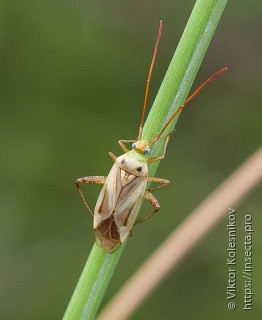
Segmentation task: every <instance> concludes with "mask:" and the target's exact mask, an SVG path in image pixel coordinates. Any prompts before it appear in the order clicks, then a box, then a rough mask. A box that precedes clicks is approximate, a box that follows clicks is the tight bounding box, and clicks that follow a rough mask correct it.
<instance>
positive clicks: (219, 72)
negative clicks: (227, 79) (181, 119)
mask: <svg viewBox="0 0 262 320" xmlns="http://www.w3.org/2000/svg"><path fill="white" fill-rule="evenodd" d="M227 70H228V68H227V67H225V68H222V69H220V70H218V71H217V72H215V73H214V74H212V76H210V77H209V78H208V79H207V80H206V81H204V82H203V83H202V84H201V85H200V86H199V87H198V88H197V89H196V90H195V91H194V92H193V93H192V94H191V95H190V96H189V97H188V98H187V100H186V101H185V102H184V103H183V104H182V105H181V106H180V107H178V108H177V109H176V111H175V112H174V113H173V115H172V116H171V117H170V119H169V120H168V121H167V123H166V124H165V125H164V127H163V128H162V129H161V131H160V133H159V134H158V135H157V136H156V137H155V138H154V139H153V140H151V141H150V143H149V145H151V146H152V145H153V144H154V143H156V141H158V140H159V139H160V137H161V135H162V134H163V132H164V131H165V130H166V128H167V127H168V125H169V124H170V123H171V122H172V121H173V120H174V118H175V117H176V116H177V115H178V114H179V113H180V112H181V111H182V109H183V108H184V107H185V106H186V105H187V104H188V103H189V102H190V101H191V100H192V99H193V98H194V97H195V96H196V95H197V94H198V93H199V92H200V91H201V90H202V89H203V88H204V87H205V86H206V85H207V84H208V83H209V82H210V81H211V80H212V79H214V78H215V77H216V76H218V75H219V74H221V73H223V72H225V71H227Z"/></svg>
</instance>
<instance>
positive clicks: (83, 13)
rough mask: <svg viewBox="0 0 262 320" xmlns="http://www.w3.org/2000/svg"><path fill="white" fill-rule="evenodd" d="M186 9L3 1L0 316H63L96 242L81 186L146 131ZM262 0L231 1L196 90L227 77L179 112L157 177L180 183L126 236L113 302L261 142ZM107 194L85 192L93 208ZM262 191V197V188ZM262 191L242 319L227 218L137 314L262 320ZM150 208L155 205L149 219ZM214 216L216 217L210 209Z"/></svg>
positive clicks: (244, 207)
mask: <svg viewBox="0 0 262 320" xmlns="http://www.w3.org/2000/svg"><path fill="white" fill-rule="evenodd" d="M193 5H194V1H193V0H184V1H178V0H177V1H161V2H160V1H139V2H134V1H70V0H67V1H58V0H52V1H51V0H45V1H41V0H39V1H33V0H24V1H18V0H13V1H2V2H1V3H0V9H1V10H0V11H1V13H0V63H1V70H0V82H1V89H0V90H1V93H0V101H1V117H0V131H1V134H0V139H1V144H0V146H1V158H0V159H1V160H0V161H1V162H0V164H1V165H0V170H1V193H0V197H1V200H0V206H1V211H0V217H1V234H0V237H1V238H0V248H1V286H0V287H1V289H0V290H1V292H0V294H1V297H0V319H4V320H5V319H10V320H11V319H19V320H20V319H21V320H22V319H27V320H28V319H38V320H42V319H43V320H44V319H61V318H62V315H63V313H64V311H65V309H66V306H67V303H68V301H69V299H70V297H71V294H72V292H73V290H74V287H75V285H76V283H77V280H78V278H79V276H80V273H81V271H82V268H83V266H84V264H85V261H86V259H87V257H88V254H89V252H90V249H91V247H92V245H93V241H94V239H93V232H92V220H91V217H90V216H89V215H88V214H87V211H86V209H85V207H84V205H83V203H82V202H81V200H80V197H79V195H78V194H77V191H76V189H75V186H74V180H75V179H76V178H78V177H80V176H84V175H106V174H107V172H108V171H109V169H110V167H111V165H112V161H111V159H110V158H109V157H108V156H107V152H108V151H113V152H114V153H115V154H118V155H119V154H120V153H121V149H120V148H119V147H118V146H117V140H118V139H121V138H122V139H124V138H126V139H128V138H129V139H131V138H135V137H136V136H137V130H138V123H139V119H140V110H141V104H142V101H143V96H144V86H145V80H146V76H147V72H148V68H149V63H150V60H151V56H152V53H153V47H154V42H155V37H156V34H157V30H158V24H159V20H160V19H163V23H164V26H163V35H162V39H161V44H160V49H159V53H158V57H157V62H156V64H155V70H154V72H153V78H152V84H151V89H150V94H149V96H150V97H149V106H150V105H151V104H152V102H153V100H154V97H155V95H156V93H157V90H158V88H159V86H160V83H161V81H162V79H163V76H164V74H165V71H166V69H167V67H168V65H169V62H170V60H171V57H172V55H173V53H174V50H175V48H176V45H177V43H178V41H179V38H180V36H181V34H182V31H183V29H184V27H185V24H186V22H187V19H188V17H189V15H190V12H191V10H192V7H193ZM261 9H262V4H261V1H260V0H251V1H249V2H248V4H247V2H246V1H244V0H239V1H237V2H234V1H231V2H229V4H228V6H227V8H226V10H225V13H224V15H223V17H222V20H221V23H220V25H219V27H218V30H217V32H216V34H215V37H214V39H213V41H212V43H211V46H210V48H209V50H208V53H207V55H206V57H205V59H204V62H203V64H202V67H201V70H200V72H199V75H198V78H197V79H196V81H195V84H194V88H196V87H197V85H199V84H200V83H201V82H202V81H203V80H205V79H206V78H207V77H208V76H209V75H210V74H212V73H213V72H214V71H216V70H217V69H219V68H221V67H223V66H228V67H229V68H230V71H229V72H228V73H227V74H224V75H222V76H220V77H219V78H217V79H216V80H215V81H214V82H213V83H212V84H211V85H209V87H208V88H207V89H205V90H204V91H203V92H202V93H201V94H200V95H199V96H198V97H197V98H196V99H195V100H194V102H192V104H191V105H190V106H188V108H187V109H186V110H185V111H184V113H183V115H182V116H181V117H180V119H179V122H178V125H177V132H176V134H175V136H174V137H173V138H172V140H171V142H170V144H169V147H168V154H167V158H166V159H165V160H164V161H163V162H162V163H161V166H160V168H159V170H158V172H157V175H158V176H160V177H164V178H168V179H170V180H171V182H172V185H171V186H170V187H169V188H167V189H165V190H164V192H163V191H162V190H159V192H158V193H157V197H158V198H159V200H160V202H161V204H162V210H161V213H159V214H158V215H157V216H156V217H155V218H154V219H152V220H150V221H149V222H148V223H145V224H142V225H139V226H137V227H136V228H135V230H134V232H133V237H132V238H131V239H130V240H129V241H128V244H127V246H126V248H125V252H124V254H123V256H122V258H121V261H120V263H119V266H118V268H117V271H116V274H115V275H114V277H113V280H112V283H111V284H110V287H109V289H108V292H107V294H106V296H105V299H104V302H103V303H104V304H105V303H106V302H108V301H109V300H110V298H111V297H112V295H114V294H115V293H116V292H117V290H118V289H119V288H120V287H121V286H122V285H123V283H124V282H125V281H126V280H127V279H128V278H129V276H130V275H131V274H132V273H133V272H134V271H135V270H136V269H137V267H138V266H139V265H140V264H141V263H142V262H143V261H145V260H146V258H147V257H148V256H149V255H150V254H151V253H152V252H153V251H154V249H155V248H156V247H157V246H158V245H159V244H160V243H161V241H162V240H163V239H165V238H166V236H167V235H168V234H169V233H170V232H171V230H173V229H174V228H175V227H176V226H177V225H178V224H179V223H180V222H181V221H183V219H184V218H185V216H186V215H187V214H189V213H190V212H191V210H192V209H194V207H195V206H196V205H198V204H199V203H200V201H201V200H202V199H204V198H205V197H206V196H207V195H208V194H209V192H211V191H212V190H213V189H214V188H215V187H216V186H217V185H218V184H219V183H220V182H221V181H223V179H224V178H226V177H227V176H228V175H229V174H230V173H231V172H232V171H233V170H234V169H235V168H236V167H237V166H238V165H239V164H240V163H242V162H243V161H244V160H245V159H246V158H247V157H248V156H249V155H250V154H251V153H253V152H254V151H255V150H256V149H257V148H258V147H259V146H260V145H261V136H262V134H261V119H262V109H261V88H260V86H261V71H262V70H261ZM99 189H100V187H96V186H87V187H86V191H87V193H88V199H89V201H90V202H91V204H92V205H93V204H94V203H95V201H96V198H97V196H98V193H99ZM260 191H261V189H260ZM261 208H262V200H261V192H259V189H256V190H255V191H253V192H252V194H250V195H249V196H248V197H247V198H246V199H244V200H243V201H242V202H241V203H240V204H238V205H237V206H236V209H237V211H238V225H237V232H238V243H237V246H238V254H239V255H238V262H237V265H238V269H239V270H238V273H237V310H236V311H234V312H230V311H228V310H227V300H226V286H227V279H228V278H227V277H228V267H227V265H226V258H227V251H226V249H227V242H228V236H227V230H226V224H227V220H224V221H223V222H222V223H221V224H220V225H219V226H218V227H217V228H216V229H215V230H214V231H212V233H211V234H209V236H208V238H206V239H205V240H204V241H202V242H201V244H200V245H198V247H197V248H195V249H194V250H193V252H191V253H190V255H188V256H187V258H186V259H184V261H183V262H182V263H181V264H180V265H179V267H178V268H177V269H176V271H175V272H173V273H172V274H171V275H170V276H169V278H168V279H167V280H166V281H165V282H164V283H163V284H162V285H161V286H160V287H159V288H158V289H157V291H155V292H154V293H152V295H151V296H150V298H148V300H147V301H146V302H145V304H144V305H143V306H142V307H141V308H140V309H139V310H138V311H137V312H136V313H135V314H134V315H133V316H132V319H174V318H177V319H188V318H190V317H191V316H193V317H194V319H222V318H223V319H259V316H260V317H261V315H262V306H261V299H262V285H261V284H262V279H261V278H262V269H261V264H262V256H261V245H262V235H261V232H259V230H261V226H262V217H261ZM147 209H148V207H147V206H146V205H145V208H144V209H143V212H145V211H146V210H147ZM246 213H249V214H252V217H253V223H254V229H255V233H254V243H253V258H254V259H253V277H254V279H253V280H254V283H253V285H254V287H253V290H254V292H255V295H254V296H253V311H252V312H249V313H248V312H245V313H244V312H243V311H242V310H241V308H242V306H243V279H242V274H241V270H242V269H243V259H244V255H243V221H244V218H243V217H244V214H246ZM210 214H212V212H210Z"/></svg>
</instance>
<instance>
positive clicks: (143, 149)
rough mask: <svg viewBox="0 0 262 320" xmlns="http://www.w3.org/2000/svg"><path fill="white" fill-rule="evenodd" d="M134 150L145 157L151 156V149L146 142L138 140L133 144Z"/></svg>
mask: <svg viewBox="0 0 262 320" xmlns="http://www.w3.org/2000/svg"><path fill="white" fill-rule="evenodd" d="M132 148H133V149H134V150H135V151H136V152H138V153H140V154H143V155H146V156H148V155H149V154H150V148H149V145H148V143H147V141H146V140H138V141H136V142H134V143H133V144H132Z"/></svg>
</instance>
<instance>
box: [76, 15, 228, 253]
mask: <svg viewBox="0 0 262 320" xmlns="http://www.w3.org/2000/svg"><path fill="white" fill-rule="evenodd" d="M161 32H162V21H160V26H159V31H158V36H157V40H156V43H155V49H154V53H153V58H152V61H151V65H150V69H149V73H148V78H147V81H146V89H145V97H144V104H143V109H142V116H141V122H140V126H139V133H138V137H137V139H133V140H119V141H118V144H119V146H120V147H121V148H122V149H123V150H124V152H125V153H124V154H123V155H121V156H119V157H117V156H115V155H114V154H113V153H112V152H109V156H110V157H111V158H112V160H113V161H114V164H113V167H112V169H111V170H110V172H109V174H108V176H87V177H82V178H78V179H77V180H76V182H75V184H76V187H77V189H78V191H79V193H80V196H81V198H82V199H83V201H84V204H85V206H86V207H87V209H88V211H89V212H90V214H91V215H92V217H93V218H94V224H93V228H94V233H95V238H96V243H97V245H98V246H100V247H101V248H102V249H104V250H105V251H106V252H109V253H111V252H114V251H115V250H116V249H117V248H118V247H119V246H120V245H121V243H123V242H124V241H125V240H126V238H127V237H128V235H130V233H131V230H132V228H133V226H134V225H135V224H138V223H141V222H143V221H145V220H147V219H149V218H151V217H152V216H153V215H154V214H155V213H156V212H158V211H159V210H160V204H159V202H158V200H157V199H156V197H155V196H154V194H153V193H152V192H153V191H155V190H157V189H159V188H162V187H165V186H167V185H169V184H170V182H169V180H167V179H162V178H156V177H149V176H148V164H150V163H152V162H155V161H160V160H162V159H164V157H165V154H166V147H167V144H168V141H169V139H170V136H171V134H172V132H171V133H169V134H167V135H166V137H165V144H164V148H163V153H162V154H161V155H158V156H156V157H151V158H150V149H151V148H152V146H153V145H154V144H155V142H156V141H158V140H159V139H160V137H161V136H162V135H163V133H164V132H165V130H166V128H167V127H168V125H169V124H170V123H171V122H172V121H173V119H174V118H175V117H176V116H177V115H178V114H179V113H180V112H181V110H182V109H183V108H184V107H185V106H186V105H187V104H188V103H189V101H190V100H191V99H192V98H193V97H194V96H195V95H196V94H197V93H198V92H199V91H200V90H202V89H203V87H204V86H206V84H207V83H208V82H209V81H210V80H211V79H213V78H214V77H216V76H217V75H218V74H220V73H222V72H224V71H226V70H227V68H223V69H221V70H219V71H217V72H216V73H214V74H213V75H212V76H211V77H210V78H209V79H207V80H206V81H205V82H204V83H203V84H202V85H201V86H200V87H199V88H198V89H197V90H196V91H195V92H194V93H193V94H192V95H191V96H190V97H189V98H188V99H187V100H186V101H185V102H184V103H183V104H182V105H181V106H180V107H179V108H178V109H177V110H176V111H175V112H174V113H173V115H172V116H171V117H170V119H169V120H168V121H167V123H166V124H165V125H164V127H163V128H162V129H161V131H160V133H159V134H158V135H157V136H156V137H155V138H154V139H153V140H151V141H146V140H142V130H143V123H144V115H145V110H146V104H147V97H148V90H149V84H150V79H151V74H152V70H153V66H154V62H155V58H156V54H157V50H158V44H159V40H160V37H161ZM126 143H132V149H131V150H128V148H127V146H126V145H125V144H126ZM148 182H154V183H155V184H156V186H154V187H151V188H149V189H146V187H147V183H148ZM82 184H103V188H102V190H101V192H100V194H99V197H98V200H97V203H96V206H95V209H94V212H93V211H92V210H91V208H90V206H89V205H88V203H87V201H86V199H85V197H84V195H83V193H82V191H81V188H80V185H82ZM144 198H145V199H146V200H148V201H149V202H150V203H151V205H152V206H153V208H154V210H153V211H152V212H150V213H148V214H147V215H146V216H144V217H143V218H140V219H137V214H138V211H139V209H140V206H141V204H142V201H143V199H144Z"/></svg>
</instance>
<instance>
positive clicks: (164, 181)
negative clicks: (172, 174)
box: [134, 177, 170, 224]
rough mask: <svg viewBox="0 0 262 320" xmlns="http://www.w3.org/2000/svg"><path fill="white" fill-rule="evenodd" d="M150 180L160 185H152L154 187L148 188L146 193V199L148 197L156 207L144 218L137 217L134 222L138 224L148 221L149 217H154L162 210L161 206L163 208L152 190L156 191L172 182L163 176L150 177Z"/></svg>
mask: <svg viewBox="0 0 262 320" xmlns="http://www.w3.org/2000/svg"><path fill="white" fill-rule="evenodd" d="M148 181H150V182H156V183H159V185H158V186H155V187H152V188H149V189H148V190H146V192H145V195H144V197H145V199H147V200H148V201H149V202H150V203H151V204H152V206H153V207H154V208H155V210H154V211H152V212H150V213H148V214H147V215H146V216H144V217H143V218H140V219H137V220H136V221H135V223H134V224H138V223H141V222H144V221H146V220H147V219H149V218H151V217H153V215H155V214H156V213H157V212H158V211H159V210H160V208H161V207H160V203H159V202H158V200H157V198H156V197H155V196H154V195H153V193H152V192H151V191H154V190H156V189H159V188H162V187H166V186H168V185H169V184H170V182H169V180H167V179H162V178H156V177H148Z"/></svg>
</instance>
